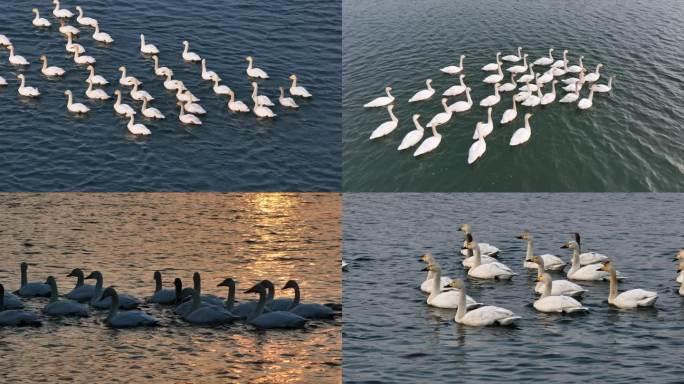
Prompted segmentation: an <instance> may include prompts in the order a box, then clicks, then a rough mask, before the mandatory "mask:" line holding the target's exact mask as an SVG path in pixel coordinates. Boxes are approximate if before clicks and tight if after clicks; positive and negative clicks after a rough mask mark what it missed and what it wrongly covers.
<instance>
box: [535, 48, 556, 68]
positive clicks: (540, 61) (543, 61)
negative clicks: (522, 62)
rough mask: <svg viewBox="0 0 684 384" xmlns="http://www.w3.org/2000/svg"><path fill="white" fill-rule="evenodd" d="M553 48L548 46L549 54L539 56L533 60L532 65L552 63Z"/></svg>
mask: <svg viewBox="0 0 684 384" xmlns="http://www.w3.org/2000/svg"><path fill="white" fill-rule="evenodd" d="M552 52H553V48H549V56H548V57H546V56H544V57H540V58H538V59H537V60H535V61H534V65H551V64H553V53H552Z"/></svg>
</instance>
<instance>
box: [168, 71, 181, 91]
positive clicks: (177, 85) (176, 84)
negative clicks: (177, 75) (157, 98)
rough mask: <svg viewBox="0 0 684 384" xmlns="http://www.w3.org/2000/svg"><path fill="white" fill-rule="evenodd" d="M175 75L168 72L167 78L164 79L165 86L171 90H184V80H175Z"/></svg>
mask: <svg viewBox="0 0 684 384" xmlns="http://www.w3.org/2000/svg"><path fill="white" fill-rule="evenodd" d="M172 76H173V75H172V74H170V73H167V74H166V80H165V81H164V88H166V89H167V90H169V91H178V90H180V91H182V90H183V89H184V88H185V85H184V84H183V82H182V81H180V80H174V79H172V78H171V77H172Z"/></svg>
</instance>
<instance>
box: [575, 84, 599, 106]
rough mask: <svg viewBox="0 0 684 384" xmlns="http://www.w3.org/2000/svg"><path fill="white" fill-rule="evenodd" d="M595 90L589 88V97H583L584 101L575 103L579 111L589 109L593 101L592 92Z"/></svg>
mask: <svg viewBox="0 0 684 384" xmlns="http://www.w3.org/2000/svg"><path fill="white" fill-rule="evenodd" d="M595 89H596V88H594V87H591V91H589V97H585V98H584V99H582V100H580V101H579V102H578V103H577V108H579V109H589V108H591V106H592V105H593V99H594V90H595Z"/></svg>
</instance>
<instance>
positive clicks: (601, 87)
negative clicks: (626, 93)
mask: <svg viewBox="0 0 684 384" xmlns="http://www.w3.org/2000/svg"><path fill="white" fill-rule="evenodd" d="M614 77H615V76H611V77H609V78H608V85H606V84H596V85H595V86H594V89H595V90H596V92H598V93H607V92H610V91H611V90H612V89H613V78H614Z"/></svg>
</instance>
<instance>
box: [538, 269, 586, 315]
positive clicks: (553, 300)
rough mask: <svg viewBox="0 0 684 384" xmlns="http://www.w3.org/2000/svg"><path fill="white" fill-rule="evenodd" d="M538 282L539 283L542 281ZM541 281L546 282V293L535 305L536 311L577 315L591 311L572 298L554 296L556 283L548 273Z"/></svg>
mask: <svg viewBox="0 0 684 384" xmlns="http://www.w3.org/2000/svg"><path fill="white" fill-rule="evenodd" d="M537 280H538V281H539V280H540V279H537ZM541 280H542V281H543V282H544V292H543V293H542V295H541V297H540V298H539V299H537V300H535V301H534V304H533V306H534V309H536V310H537V311H539V312H545V313H576V312H587V311H588V310H589V308H587V307H584V306H582V303H580V302H579V301H577V300H575V299H573V298H572V297H571V296H565V295H552V287H553V284H554V281H553V279H552V278H551V275H549V274H548V273H544V274H543V275H542V279H541Z"/></svg>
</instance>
